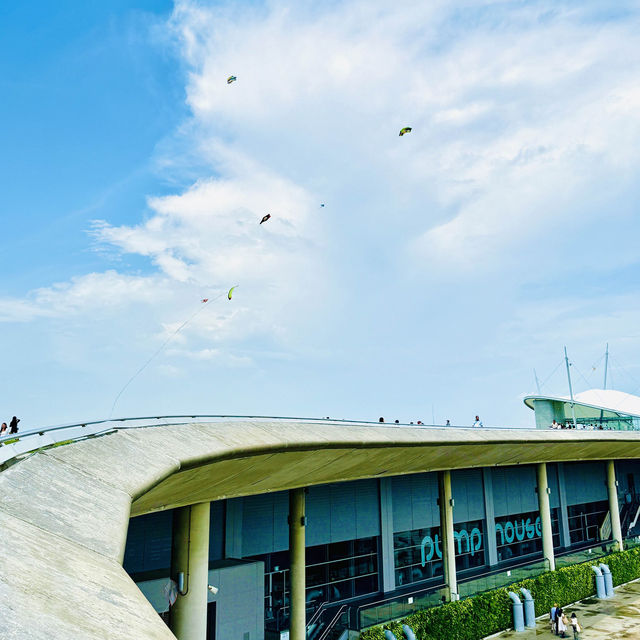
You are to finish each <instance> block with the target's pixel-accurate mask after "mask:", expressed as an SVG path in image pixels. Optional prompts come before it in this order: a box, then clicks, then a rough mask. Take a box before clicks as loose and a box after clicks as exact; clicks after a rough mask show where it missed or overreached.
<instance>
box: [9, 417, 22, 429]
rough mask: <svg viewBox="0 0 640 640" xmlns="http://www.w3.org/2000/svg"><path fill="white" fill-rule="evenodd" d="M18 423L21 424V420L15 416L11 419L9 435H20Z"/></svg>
mask: <svg viewBox="0 0 640 640" xmlns="http://www.w3.org/2000/svg"><path fill="white" fill-rule="evenodd" d="M18 422H20V420H19V419H18V418H16V417H15V416H13V418H11V422H10V423H9V433H18Z"/></svg>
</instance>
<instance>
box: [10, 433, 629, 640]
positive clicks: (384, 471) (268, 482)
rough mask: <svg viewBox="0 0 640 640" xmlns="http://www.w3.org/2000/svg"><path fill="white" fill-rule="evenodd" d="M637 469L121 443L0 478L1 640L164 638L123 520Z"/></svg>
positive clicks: (384, 443)
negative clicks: (519, 469)
mask: <svg viewBox="0 0 640 640" xmlns="http://www.w3.org/2000/svg"><path fill="white" fill-rule="evenodd" d="M608 458H640V434H637V433H634V432H624V431H618V432H587V433H585V432H575V431H535V430H519V429H513V430H500V429H459V428H417V427H416V428H412V427H393V426H390V425H389V426H386V425H385V426H382V425H381V426H362V425H357V424H347V425H345V424H339V425H336V424H335V423H330V422H328V423H305V422H302V421H299V422H296V421H291V422H285V421H281V422H276V421H274V422H260V421H220V422H212V423H208V424H202V423H200V424H182V425H164V426H156V427H149V428H137V429H130V430H127V429H121V430H118V431H116V432H112V433H109V434H105V435H102V436H99V437H96V438H94V439H91V440H84V441H78V442H73V443H71V444H68V445H65V446H61V447H57V448H53V449H49V450H45V451H40V452H38V453H36V454H34V455H31V456H29V457H28V458H26V459H24V460H22V461H20V462H18V463H16V464H14V465H13V466H11V467H9V468H8V469H7V470H5V471H3V472H2V473H0V531H2V540H3V544H2V545H0V566H1V567H2V571H1V572H0V616H1V618H2V625H3V638H7V639H11V640H13V639H18V638H19V639H20V640H22V639H24V640H27V639H28V640H57V639H60V640H63V639H64V640H68V639H69V638H82V639H83V640H94V639H95V640H105V639H107V638H108V639H113V640H124V639H127V640H129V639H130V638H136V640H145V639H149V640H151V639H153V640H155V639H158V640H159V639H168V638H173V635H172V634H171V632H170V631H169V630H168V629H167V627H166V626H165V625H164V623H163V622H162V621H161V620H160V618H159V617H158V615H157V614H156V612H155V611H154V610H153V608H152V607H151V605H150V604H149V603H148V602H147V600H146V598H145V597H144V596H143V595H142V593H141V592H140V591H139V589H138V588H137V587H136V585H135V584H134V582H133V581H132V580H131V579H130V578H129V576H128V575H127V574H126V572H125V571H124V569H123V568H122V558H123V555H124V548H125V544H126V534H127V526H128V521H129V517H130V515H139V514H143V513H147V512H150V511H155V510H159V509H167V508H171V507H174V506H178V505H185V504H191V503H197V502H203V501H208V500H216V499H222V498H229V497H234V496H242V495H250V494H257V493H265V492H269V491H277V490H284V489H288V488H292V487H298V486H308V485H313V484H324V483H327V482H336V481H344V480H353V479H358V478H372V477H381V476H392V475H399V474H407V473H418V472H425V471H434V470H439V469H456V468H469V467H482V466H494V465H514V464H529V463H535V462H552V461H569V460H576V459H582V460H599V459H608Z"/></svg>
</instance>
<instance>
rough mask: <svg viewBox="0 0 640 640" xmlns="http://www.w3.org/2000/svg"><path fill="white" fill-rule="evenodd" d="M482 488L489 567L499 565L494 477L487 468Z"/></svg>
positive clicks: (483, 472) (484, 470)
mask: <svg viewBox="0 0 640 640" xmlns="http://www.w3.org/2000/svg"><path fill="white" fill-rule="evenodd" d="M482 487H483V489H484V515H485V520H486V522H487V533H486V535H485V537H484V538H485V540H486V549H487V561H488V562H489V566H491V567H492V566H493V565H495V564H498V545H497V543H496V517H495V512H494V510H493V476H492V475H491V468H490V467H485V468H484V469H483V470H482Z"/></svg>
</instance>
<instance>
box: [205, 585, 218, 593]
mask: <svg viewBox="0 0 640 640" xmlns="http://www.w3.org/2000/svg"><path fill="white" fill-rule="evenodd" d="M207 589H209V591H211V593H212V594H213V595H214V596H215V595H216V593H218V587H214V586H213V585H212V584H209V585H207Z"/></svg>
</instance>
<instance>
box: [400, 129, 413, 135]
mask: <svg viewBox="0 0 640 640" xmlns="http://www.w3.org/2000/svg"><path fill="white" fill-rule="evenodd" d="M410 131H411V127H402V129H400V135H401V136H403V135H404V134H405V133H409V132H410Z"/></svg>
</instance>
